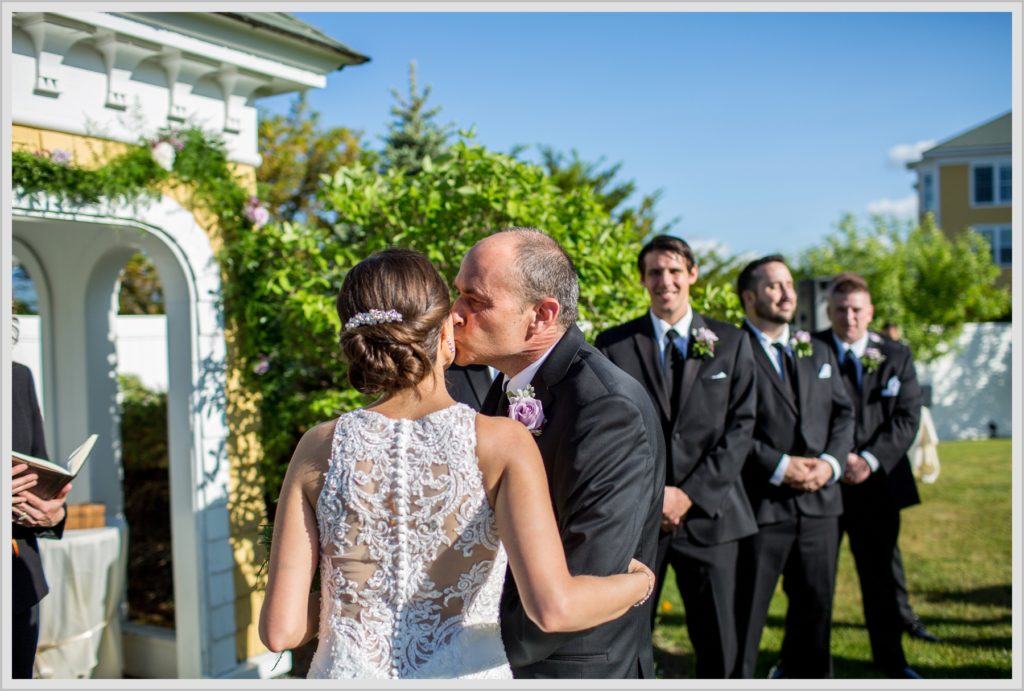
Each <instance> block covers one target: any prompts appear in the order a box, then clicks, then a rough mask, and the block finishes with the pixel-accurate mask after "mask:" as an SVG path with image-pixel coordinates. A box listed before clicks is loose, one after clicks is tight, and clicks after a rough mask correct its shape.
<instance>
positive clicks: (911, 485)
mask: <svg viewBox="0 0 1024 691" xmlns="http://www.w3.org/2000/svg"><path fill="white" fill-rule="evenodd" d="M828 317H829V320H830V321H831V322H832V328H831V329H826V330H824V331H820V332H818V333H816V334H814V338H815V341H816V343H819V344H820V345H821V347H822V348H828V349H830V350H831V351H832V352H833V353H835V355H836V360H837V361H838V362H839V367H840V370H841V371H842V379H843V382H844V384H845V385H846V388H847V392H848V393H849V395H850V399H851V400H852V401H853V403H854V410H855V413H856V420H857V427H856V432H855V434H854V443H853V450H852V451H851V452H850V453H849V455H848V456H847V462H846V472H845V473H844V474H843V480H842V492H843V517H842V519H841V520H840V523H839V525H840V528H841V529H842V530H843V531H844V532H845V533H846V534H847V535H849V537H850V551H851V552H853V558H854V562H855V563H856V565H857V575H858V576H859V578H860V589H861V594H862V596H863V601H864V622H865V624H866V625H867V629H868V635H869V637H870V639H871V653H872V656H873V658H874V661H875V665H876V666H877V667H878V668H879V669H881V671H882V672H883V673H884V674H885V675H886V676H888V677H893V678H904V679H906V678H909V679H920V675H918V674H917V672H915V671H914V670H913V669H912V668H911V667H909V666H908V665H907V658H906V657H905V656H904V654H903V644H902V636H903V623H902V618H901V615H900V602H899V599H898V598H899V594H898V587H899V584H898V583H897V580H896V577H895V575H894V572H893V566H892V562H893V552H894V550H895V549H896V548H897V541H898V539H899V532H900V510H901V509H903V508H905V507H907V506H913V505H914V504H918V503H920V501H921V499H920V497H919V496H918V494H917V484H916V483H915V482H914V474H913V471H912V470H911V467H910V460H909V459H908V458H907V450H908V449H909V448H910V445H911V443H913V441H914V435H915V434H917V428H918V424H919V423H920V420H921V387H920V385H919V384H918V382H917V374H916V372H915V370H914V360H913V358H912V357H911V355H910V349H909V348H907V347H906V346H905V345H902V344H900V343H897V342H896V341H892V340H889V339H887V338H882V337H881V336H880V335H879V334H877V333H874V332H873V331H869V330H868V326H869V325H870V324H871V319H872V317H874V306H873V305H872V304H871V292H870V291H869V290H868V284H867V282H866V281H865V280H864V279H863V278H862V277H860V276H859V275H857V274H855V273H852V272H845V273H841V274H839V275H837V276H836V277H835V278H834V279H833V280H832V283H831V284H830V286H829V291H828Z"/></svg>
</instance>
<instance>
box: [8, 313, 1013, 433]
mask: <svg viewBox="0 0 1024 691" xmlns="http://www.w3.org/2000/svg"><path fill="white" fill-rule="evenodd" d="M19 321H20V324H21V336H20V339H19V341H18V345H17V346H15V348H14V359H15V360H17V361H18V362H21V363H24V364H25V365H27V366H28V367H29V368H30V369H31V370H32V372H33V374H34V375H35V378H36V390H37V391H38V392H39V395H40V397H42V395H43V394H42V392H43V386H42V377H43V376H45V373H44V372H43V368H42V357H41V354H40V352H41V351H40V339H39V318H38V317H30V316H22V317H19ZM116 325H117V359H118V371H120V372H121V373H123V374H134V375H136V376H138V377H139V378H140V379H141V380H142V383H143V384H145V386H146V387H147V388H150V389H153V390H156V391H167V327H166V321H165V319H164V317H163V316H159V315H157V316H119V317H117V321H116ZM1012 340H1013V339H1012V333H1011V327H1010V324H1008V323H996V322H992V323H982V324H967V325H966V326H965V327H964V331H963V334H961V336H960V339H959V341H958V345H959V350H958V351H957V352H955V353H953V354H950V355H947V356H945V357H943V358H940V359H939V360H936V361H935V362H932V363H930V364H928V365H923V364H918V378H919V379H920V380H921V383H922V384H931V386H932V405H931V412H932V418H933V420H934V421H935V428H936V430H937V432H938V435H939V438H940V439H977V438H983V437H988V436H990V434H991V425H995V431H996V434H997V435H998V436H1004V437H1005V436H1010V434H1011V433H1012V431H1013V420H1012V418H1011V414H1012V400H1013V392H1012V384H1013V378H1012V376H1011V375H1012V369H1011V362H1010V354H1011V348H1012Z"/></svg>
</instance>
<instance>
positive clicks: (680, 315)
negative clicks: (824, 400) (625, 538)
mask: <svg viewBox="0 0 1024 691" xmlns="http://www.w3.org/2000/svg"><path fill="white" fill-rule="evenodd" d="M637 264H638V268H639V270H640V279H641V281H642V282H643V284H644V287H645V288H646V289H647V292H648V294H649V295H650V310H649V311H648V312H646V313H645V314H643V315H642V316H640V317H638V318H637V319H634V320H632V321H630V322H626V323H625V324H621V325H619V326H616V327H614V328H612V329H609V330H608V331H605V332H603V333H602V334H600V335H599V336H598V337H597V340H596V341H595V345H596V346H597V348H598V349H599V350H600V351H601V352H603V353H604V354H605V355H607V356H608V358H609V359H610V360H611V361H612V362H614V363H615V364H616V365H618V366H619V367H620V368H622V369H623V370H625V371H626V372H628V373H629V374H630V375H632V376H633V378H635V379H636V380H637V381H639V382H640V383H641V384H643V385H644V388H646V389H647V392H648V394H650V397H651V400H652V401H653V402H654V405H655V407H656V408H657V409H658V411H659V412H660V419H661V428H662V433H663V434H664V437H665V445H666V452H667V461H666V468H665V470H666V477H665V499H664V506H663V510H662V518H661V531H662V532H661V538H660V540H659V543H658V563H657V568H656V569H655V573H656V574H657V588H658V590H657V593H658V597H656V598H655V602H657V601H658V600H659V598H660V593H661V588H662V586H663V585H664V578H665V575H666V573H667V570H668V566H669V564H671V565H672V568H673V570H674V571H675V574H676V582H677V583H678V585H679V592H680V593H681V594H682V598H683V605H684V606H685V609H686V624H687V629H688V630H689V633H690V640H691V641H692V642H693V648H694V653H695V655H696V676H697V677H700V678H726V677H728V676H729V674H730V673H731V672H732V668H733V666H734V664H735V662H736V653H737V648H738V644H737V640H736V624H735V617H736V613H735V609H734V600H735V595H736V560H737V555H738V554H739V540H740V538H743V537H746V536H748V535H752V534H754V533H755V532H757V522H756V521H755V520H754V514H753V512H752V511H751V509H750V502H749V501H748V500H747V495H746V492H745V491H744V489H743V482H742V480H741V478H740V471H741V470H742V468H743V462H744V460H745V459H746V456H747V453H748V452H749V451H750V443H751V433H752V432H753V427H754V416H755V413H756V390H755V387H754V359H753V354H752V350H751V346H750V341H749V340H748V339H747V337H746V335H745V334H744V333H743V332H742V331H741V330H740V329H738V328H736V327H735V326H732V325H731V324H726V323H725V322H721V321H717V320H715V319H711V318H709V317H706V316H704V315H701V314H699V313H698V312H695V311H694V310H693V309H692V308H691V307H690V303H689V296H690V287H691V286H692V285H693V284H694V283H695V282H696V280H697V274H698V267H697V264H696V261H695V260H694V256H693V252H692V250H691V249H690V246H689V245H688V244H687V243H686V242H685V241H683V240H681V239H679V238H676V237H671V236H668V235H659V236H656V237H654V238H653V239H652V240H651V241H650V242H648V243H647V244H646V245H644V247H643V249H642V250H641V251H640V256H639V258H638V261H637ZM653 619H654V618H653V617H652V622H651V623H652V625H653V623H654V621H653Z"/></svg>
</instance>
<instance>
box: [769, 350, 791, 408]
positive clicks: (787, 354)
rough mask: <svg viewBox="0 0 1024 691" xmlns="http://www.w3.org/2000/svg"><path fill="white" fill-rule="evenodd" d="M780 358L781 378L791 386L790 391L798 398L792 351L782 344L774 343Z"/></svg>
mask: <svg viewBox="0 0 1024 691" xmlns="http://www.w3.org/2000/svg"><path fill="white" fill-rule="evenodd" d="M772 347H773V348H775V352H776V354H777V355H778V357H779V378H781V379H782V380H783V381H784V382H786V383H787V384H789V389H790V391H792V392H793V395H794V396H796V370H795V368H794V367H793V356H792V351H790V349H789V348H787V347H786V346H785V345H783V344H782V343H772Z"/></svg>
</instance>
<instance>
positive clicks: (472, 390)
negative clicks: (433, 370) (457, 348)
mask: <svg viewBox="0 0 1024 691" xmlns="http://www.w3.org/2000/svg"><path fill="white" fill-rule="evenodd" d="M492 381H494V377H493V376H492V374H491V368H490V367H488V366H487V365H456V364H452V366H451V367H449V368H448V370H447V371H446V372H445V373H444V383H445V385H446V386H447V387H448V393H449V394H451V397H452V398H454V399H455V400H456V401H458V402H459V403H465V404H466V405H468V406H469V407H470V408H472V409H473V410H475V411H477V412H479V411H480V408H481V407H483V404H484V401H485V400H486V399H487V391H488V390H489V389H490V388H491V382H492Z"/></svg>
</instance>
